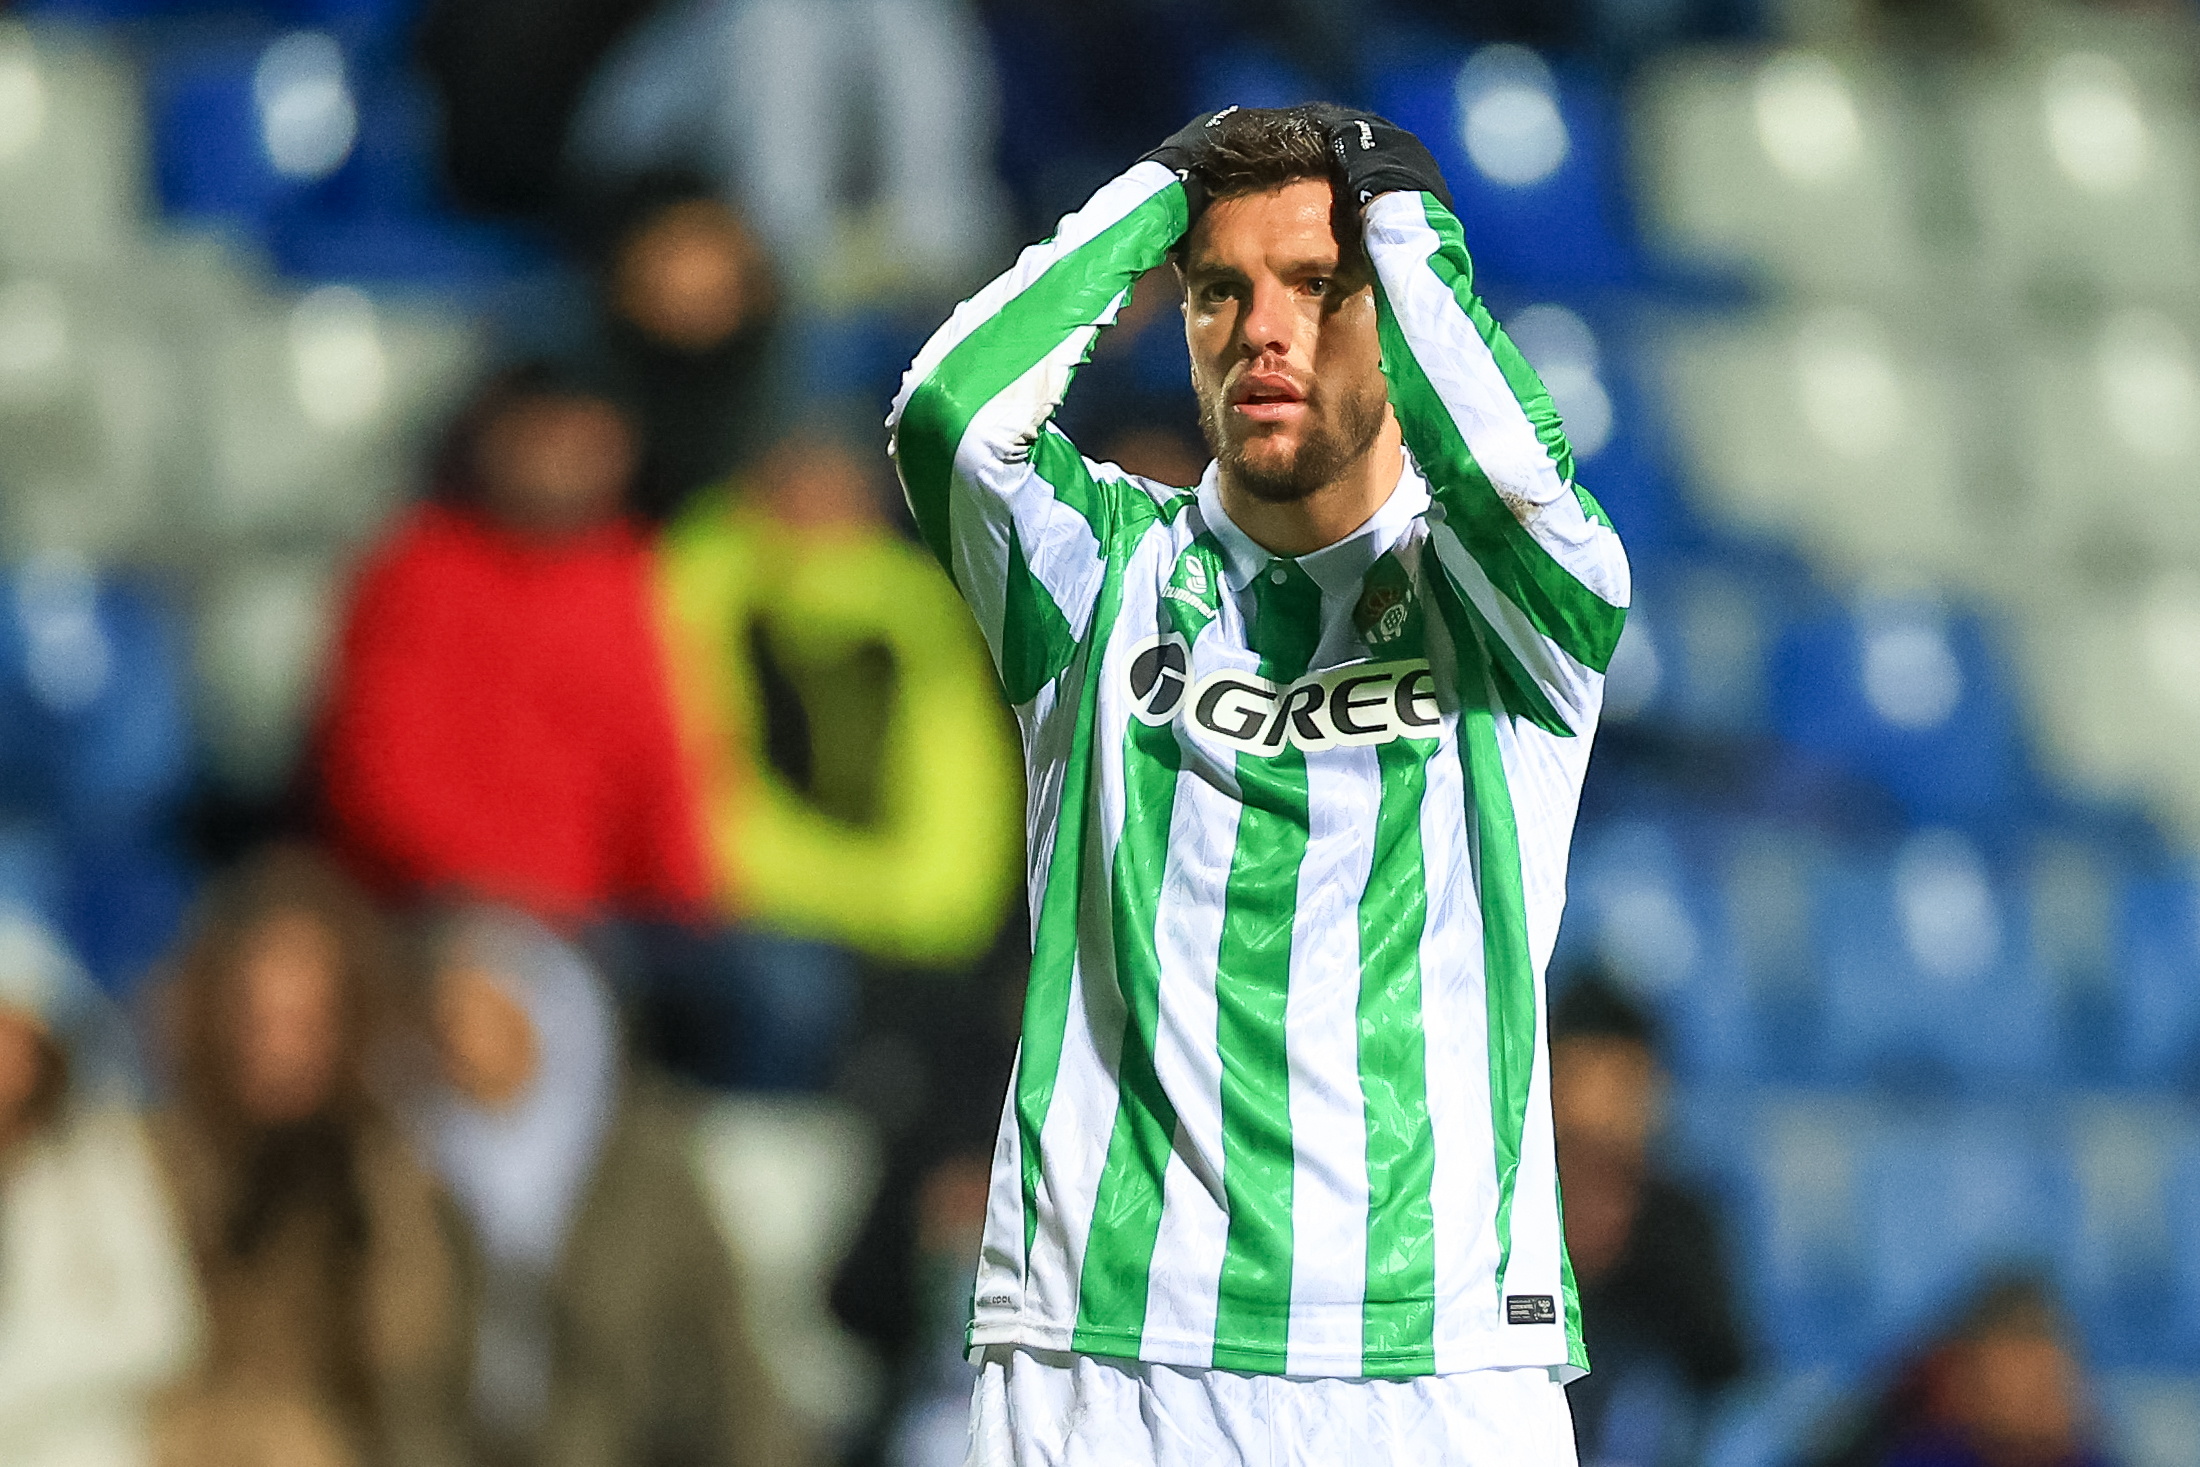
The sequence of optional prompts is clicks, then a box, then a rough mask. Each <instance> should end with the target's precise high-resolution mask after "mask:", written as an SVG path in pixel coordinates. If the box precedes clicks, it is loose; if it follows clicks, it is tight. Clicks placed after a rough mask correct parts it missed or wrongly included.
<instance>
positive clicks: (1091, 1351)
mask: <svg viewBox="0 0 2200 1467" xmlns="http://www.w3.org/2000/svg"><path fill="white" fill-rule="evenodd" d="M1513 1328H1514V1329H1515V1330H1516V1332H1517V1334H1519V1335H1525V1336H1531V1338H1526V1339H1520V1340H1519V1341H1518V1342H1517V1343H1515V1342H1514V1341H1513V1340H1512V1339H1509V1338H1508V1337H1507V1336H1505V1335H1503V1334H1496V1333H1490V1334H1483V1335H1469V1336H1466V1337H1463V1338H1455V1339H1452V1340H1448V1341H1443V1342H1440V1343H1438V1344H1437V1345H1436V1346H1435V1347H1434V1348H1433V1349H1423V1350H1380V1351H1372V1352H1370V1351H1358V1350H1356V1351H1352V1352H1350V1353H1349V1354H1348V1353H1346V1352H1343V1351H1323V1350H1305V1349H1301V1350H1293V1351H1290V1352H1288V1358H1286V1355H1285V1352H1282V1351H1278V1350H1276V1349H1275V1348H1274V1347H1273V1346H1269V1345H1250V1344H1246V1343H1243V1342H1239V1341H1232V1340H1216V1339H1210V1338H1199V1337H1193V1336H1171V1335H1156V1334H1154V1333H1152V1332H1150V1331H1149V1332H1146V1333H1143V1334H1137V1335H1134V1334H1131V1333H1130V1332H1129V1331H1122V1330H1101V1329H1093V1328H1091V1327H1089V1326H1086V1327H1077V1326H1065V1325H1049V1324H1040V1323H1036V1322H1033V1321H1029V1320H994V1321H985V1320H980V1321H977V1322H975V1323H973V1324H972V1325H971V1326H970V1328H969V1329H968V1330H966V1331H965V1332H964V1355H965V1356H966V1357H967V1358H968V1359H970V1360H972V1361H975V1360H976V1359H977V1358H978V1356H979V1355H980V1354H982V1353H983V1352H984V1351H985V1349H986V1347H987V1346H989V1345H1020V1346H1022V1347H1024V1348H1025V1349H1030V1350H1055V1351H1062V1352H1065V1353H1069V1354H1076V1355H1099V1356H1106V1357H1108V1358H1111V1359H1122V1360H1137V1361H1141V1362H1143V1363H1145V1364H1148V1365H1173V1366H1176V1367H1178V1368H1179V1369H1190V1370H1229V1371H1232V1372H1234V1373H1237V1374H1241V1375H1289V1376H1300V1377H1323V1378H1342V1379H1353V1380H1358V1379H1378V1378H1379V1379H1384V1380H1396V1379H1408V1378H1414V1377H1419V1376H1424V1375H1457V1374H1461V1373H1463V1372H1466V1371H1470V1370H1514V1369H1540V1370H1548V1371H1550V1372H1551V1377H1552V1379H1554V1380H1556V1381H1558V1382H1559V1383H1560V1384H1561V1385H1564V1384H1566V1383H1567V1382H1570V1381H1574V1380H1578V1379H1579V1378H1581V1377H1582V1376H1584V1375H1586V1374H1588V1372H1587V1371H1586V1370H1584V1369H1583V1368H1581V1367H1580V1366H1578V1365H1576V1364H1574V1363H1573V1360H1572V1358H1571V1352H1570V1351H1569V1349H1568V1346H1567V1340H1566V1334H1565V1331H1564V1330H1563V1329H1560V1328H1541V1327H1538V1328H1534V1329H1529V1328H1526V1327H1519V1326H1515V1327H1513ZM1218 1355H1220V1356H1222V1357H1224V1358H1225V1359H1226V1360H1228V1361H1229V1363H1228V1364H1221V1365H1218V1364H1217V1363H1216V1357H1217V1356H1218ZM1263 1357H1266V1358H1270V1359H1273V1360H1275V1361H1276V1364H1275V1365H1273V1366H1269V1367H1263V1366H1260V1365H1254V1364H1248V1363H1245V1362H1248V1361H1253V1360H1258V1359H1261V1358H1263ZM1371 1367H1372V1368H1371Z"/></svg>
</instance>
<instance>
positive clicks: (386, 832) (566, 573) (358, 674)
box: [320, 505, 711, 919]
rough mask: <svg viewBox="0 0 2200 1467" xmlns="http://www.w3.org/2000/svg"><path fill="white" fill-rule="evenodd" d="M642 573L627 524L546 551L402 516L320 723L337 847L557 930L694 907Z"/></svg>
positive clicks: (690, 811) (444, 519)
mask: <svg viewBox="0 0 2200 1467" xmlns="http://www.w3.org/2000/svg"><path fill="white" fill-rule="evenodd" d="M654 574H655V560H654V556H653V553H652V546H651V542H650V541H649V539H648V538H646V537H645V535H644V534H643V533H642V532H641V531H639V530H638V529H636V528H634V527H633V526H631V525H629V524H627V523H625V522H623V521H622V522H619V523H615V524H608V525H604V526H602V527H600V528H597V529H593V530H588V531H585V532H582V533H580V534H578V535H574V536H571V537H569V538H565V539H561V540H555V541H545V540H539V539H535V538H532V537H528V536H525V535H522V534H519V533H517V532H514V531H511V530H507V529H504V528H502V527H500V526H497V525H495V524H493V523H491V522H489V521H487V520H485V519H483V518H481V517H479V516H478V515H475V514H472V513H470V512H467V511H465V510H460V509H454V508H450V507H448V506H443V505H426V506H423V507H421V508H419V509H416V510H414V511H413V512H412V513H411V514H410V515H409V516H408V517H407V518H406V519H404V520H403V521H402V522H400V523H399V524H398V526H397V527H396V529H395V530H394V531H393V532H392V533H391V534H390V535H389V537H388V538H387V539H386V540H384V541H383V543H382V544H381V545H380V546H379V547H377V548H376V549H375V551H374V552H373V554H372V555H370V556H369V557H368V559H367V561H366V563H365V565H364V566H363V567H362V568H361V570H360V573H359V576H358V580H357V582H356V584H355V586H354V587H353V590H352V596H351V604H350V606H349V608H348V609H347V611H346V614H345V618H344V626H343V632H342V637H341V640H340V642H339V643H338V648H337V654H336V666H335V668H334V670H333V675H332V678H331V681H330V688H329V700H328V705H327V708H326V710H325V715H324V719H323V722H322V725H321V738H320V768H321V785H322V792H323V797H324V799H325V800H326V802H327V807H328V813H329V815H330V817H331V821H332V824H333V830H332V835H333V836H334V838H335V841H336V843H337V845H338V848H339V850H341V851H342V852H343V853H344V854H345V855H346V856H347V858H348V859H349V860H350V861H351V863H352V864H353V865H354V866H355V867H356V868H358V869H360V870H361V872H362V874H364V875H366V876H367V877H368V879H369V880H371V881H374V882H375V884H377V885H378V886H380V887H382V888H383V889H384V890H388V891H395V892H402V893H432V892H459V893H463V894H466V895H471V896H476V897H483V898H491V899H496V900H500V901H506V902H511V903H514V904H516V905H519V906H522V907H525V908H527V909H528V910H531V911H534V912H536V913H538V914H540V915H543V916H546V917H550V918H553V919H574V918H582V917H587V916H591V915H595V914H598V913H601V912H603V911H605V910H606V909H610V908H618V909H622V910H627V911H634V910H642V911H654V912H659V913H667V914H682V913H690V912H697V911H700V910H701V909H702V908H703V907H704V906H705V905H706V904H707V902H708V901H709V898H710V896H711V890H710V879H709V876H708V874H707V873H708V867H707V865H706V861H705V857H704V846H703V837H702V828H703V827H702V820H701V815H700V807H699V803H698V800H697V790H698V784H697V779H696V777H695V773H694V771H693V769H692V768H691V767H690V765H689V764H688V762H687V760H686V759H685V757H684V756H683V754H682V750H681V744H680V737H679V733H678V729H677V726H676V724H675V722H674V714H673V709H672V701H671V697H670V687H669V683H668V678H667V673H666V660H665V655H664V650H663V646H662V644H661V641H660V638H659V632H658V621H657V616H656V612H655V596H654V589H653V577H654Z"/></svg>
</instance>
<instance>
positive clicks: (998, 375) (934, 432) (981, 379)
mask: <svg viewBox="0 0 2200 1467" xmlns="http://www.w3.org/2000/svg"><path fill="white" fill-rule="evenodd" d="M1187 218H1188V215H1187V211H1186V206H1185V200H1184V190H1183V188H1182V187H1181V186H1178V187H1173V188H1164V189H1162V190H1160V191H1159V192H1158V193H1156V194H1154V195H1153V196H1152V197H1150V198H1148V199H1147V200H1146V201H1145V202H1144V203H1141V204H1140V205H1139V206H1138V207H1137V208H1135V209H1133V210H1131V211H1130V212H1129V213H1128V214H1126V215H1124V216H1123V217H1122V218H1121V219H1118V220H1117V221H1116V222H1115V223H1113V224H1111V225H1109V226H1108V227H1107V228H1106V229H1104V230H1102V231H1101V232H1100V233H1099V234H1097V235H1095V236H1094V237H1093V238H1092V239H1090V240H1087V241H1086V242H1085V243H1084V244H1082V245H1079V246H1078V247H1077V248H1076V249H1074V250H1071V251H1069V252H1068V253H1067V254H1065V255H1063V256H1061V258H1059V259H1057V260H1056V261H1054V263H1053V264H1051V265H1049V266H1048V267H1047V268H1046V270H1045V271H1044V272H1043V273H1042V274H1041V275H1040V276H1039V278H1038V279H1037V280H1034V281H1032V282H1031V284H1029V285H1027V286H1025V287H1024V288H1023V290H1021V291H1019V292H1018V293H1017V294H1016V295H1014V296H1013V297H1011V298H1010V299H1009V300H1008V301H1007V302H1005V303H1004V304H1003V305H1002V306H1001V308H1000V310H999V312H998V313H997V314H995V315H994V316H993V318H992V319H991V320H989V321H987V322H985V324H983V325H982V326H980V327H978V328H977V329H976V330H975V331H973V332H971V333H970V334H969V335H968V336H966V337H964V338H963V339H962V340H961V341H959V342H957V343H955V346H954V348H953V349H952V350H950V351H949V352H948V353H947V355H946V356H945V357H943V358H942V359H941V361H940V364H939V366H937V367H935V368H934V369H933V371H932V374H931V375H930V376H929V377H927V378H925V379H924V381H923V382H922V383H921V384H920V385H919V386H918V387H917V389H916V391H915V392H913V393H911V394H910V395H909V401H908V403H907V404H906V405H905V406H904V407H903V409H902V414H901V420H900V425H899V427H898V428H897V429H896V432H895V439H896V443H897V444H898V446H899V462H900V467H901V481H902V484H903V486H904V487H905V488H907V490H908V491H909V510H910V513H911V514H913V515H914V516H915V517H916V521H917V531H918V533H919V534H921V535H922V536H923V537H924V543H925V544H926V545H927V546H929V547H930V548H931V551H932V553H933V555H935V556H937V557H938V558H939V562H940V564H941V565H942V566H944V567H945V568H946V569H947V573H948V574H949V575H950V576H952V575H953V574H954V572H955V566H954V559H953V536H952V531H951V525H950V514H949V508H948V506H949V502H950V486H951V485H952V483H953V479H954V469H955V453H956V450H958V449H959V448H960V447H961V446H962V440H963V435H964V434H965V433H967V432H968V431H969V430H970V422H971V419H973V418H975V417H976V416H977V415H978V412H979V411H980V410H981V409H982V408H984V406H985V405H986V404H987V403H989V402H991V401H992V400H993V399H994V398H996V397H998V396H1000V395H1001V393H1003V392H1004V391H1006V390H1007V389H1008V388H1009V387H1010V386H1012V385H1013V384H1014V383H1015V382H1016V381H1017V380H1018V379H1019V378H1021V377H1022V376H1023V375H1024V374H1025V373H1026V372H1028V371H1030V370H1031V369H1032V368H1033V367H1034V366H1036V365H1038V363H1039V362H1040V361H1041V360H1042V359H1044V358H1045V356H1046V355H1047V353H1048V352H1051V351H1053V350H1054V349H1055V348H1056V347H1059V346H1060V345H1061V344H1062V343H1063V342H1064V341H1067V340H1068V339H1069V338H1070V336H1071V335H1072V334H1073V333H1074V332H1076V331H1078V330H1080V329H1082V328H1084V327H1086V326H1089V325H1091V324H1092V323H1094V322H1095V321H1098V320H1099V319H1100V317H1101V316H1102V315H1103V314H1104V313H1105V312H1106V311H1107V309H1108V306H1109V305H1110V304H1111V303H1112V302H1113V301H1114V300H1115V298H1116V297H1117V296H1119V295H1121V294H1122V293H1123V292H1124V291H1125V290H1126V289H1128V288H1129V287H1130V284H1131V282H1133V281H1134V280H1136V279H1137V278H1138V277H1139V276H1140V275H1142V274H1144V273H1145V272H1146V271H1148V270H1150V269H1152V268H1153V267H1154V266H1156V265H1158V264H1160V263H1161V261H1162V258H1163V257H1164V256H1165V255H1166V254H1167V253H1168V249H1169V246H1170V245H1172V244H1174V243H1176V241H1177V239H1178V238H1179V237H1180V236H1182V234H1183V233H1184V228H1185V224H1186V222H1187ZM1047 436H1048V435H1044V434H1042V435H1041V442H1042V443H1044V442H1045V441H1046V439H1047Z"/></svg>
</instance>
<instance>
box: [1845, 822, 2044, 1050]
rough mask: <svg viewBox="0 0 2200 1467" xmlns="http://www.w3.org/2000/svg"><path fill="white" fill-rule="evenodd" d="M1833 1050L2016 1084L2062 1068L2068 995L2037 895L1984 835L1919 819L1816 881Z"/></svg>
mask: <svg viewBox="0 0 2200 1467" xmlns="http://www.w3.org/2000/svg"><path fill="white" fill-rule="evenodd" d="M1814 905H1815V912H1814V916H1815V926H1816V942H1817V944H1818V947H1819V950H1820V952H1821V954H1822V955H1823V961H1824V964H1825V1006H1826V1007H1825V1016H1826V1048H1827V1056H1826V1057H1827V1060H1828V1063H1829V1064H1830V1066H1831V1067H1832V1070H1833V1072H1834V1073H1835V1074H1837V1075H1839V1076H1842V1077H1844V1078H1847V1079H1849V1080H1852V1081H1859V1082H1877V1083H1882V1084H1892V1085H1895V1086H1898V1087H1902V1088H1911V1089H1915V1088H1924V1089H1936V1090H1945V1089H1950V1088H1970V1089H1983V1090H1988V1091H1998V1092H2009V1091H2014V1090H2018V1089H2022V1088H2024V1087H2027V1086H2031V1085H2035V1084H2037V1083H2039V1082H2040V1081H2041V1080H2042V1079H2043V1078H2048V1077H2052V1076H2054V1075H2055V1074H2056V1073H2057V1065H2058V1063H2059V1061H2060V1057H2061V1056H2060V1051H2059V1046H2058V1034H2057V1026H2056V1019H2057V1005H2056V996H2055V994H2054V992H2053V989H2052V987H2051V985H2050V984H2049V983H2048V982H2047V981H2046V980H2045V978H2044V977H2043V976H2042V975H2041V973H2040V971H2039V969H2038V967H2037V965H2036V964H2035V963H2034V962H2033V960H2032V955H2031V953H2030V952H2029V951H2028V950H2027V947H2026V944H2025V941H2024V936H2023V934H2024V930H2025V928H2024V904H2023V898H2022V894H2021V892H2020V891H2018V890H2017V889H2014V888H2013V887H2012V886H2011V885H2010V884H2009V883H2008V882H2007V881H2006V880H2004V879H2002V878H2001V877H2000V876H1999V874H1998V873H1996V872H1994V871H1993V870H1992V869H1991V868H1990V867H1989V866H1988V864H1987V861H1986V858H1985V856H1984V855H1983V854H1982V853H1981V851H1980V850H1979V848H1978V846H1977V844H1976V843H1975V842H1974V841H1972V840H1971V839H1970V838H1969V837H1967V836H1964V835H1962V834H1959V833H1958V832H1956V831H1953V830H1950V829H1946V828H1931V829H1926V830H1921V831H1918V832H1916V833H1914V834H1912V835H1910V836H1908V837H1907V838H1905V840H1904V841H1903V842H1902V843H1901V845H1900V846H1899V847H1898V848H1897V849H1896V850H1894V851H1893V852H1890V853H1886V854H1885V855H1883V856H1882V857H1880V858H1878V859H1852V860H1849V861H1846V862H1843V863H1841V864H1840V865H1838V866H1836V867H1835V868H1834V869H1833V870H1832V871H1830V872H1828V873H1827V874H1826V875H1825V877H1824V878H1823V879H1822V880H1821V882H1820V885H1819V889H1818V891H1817V892H1816V893H1815V903H1814Z"/></svg>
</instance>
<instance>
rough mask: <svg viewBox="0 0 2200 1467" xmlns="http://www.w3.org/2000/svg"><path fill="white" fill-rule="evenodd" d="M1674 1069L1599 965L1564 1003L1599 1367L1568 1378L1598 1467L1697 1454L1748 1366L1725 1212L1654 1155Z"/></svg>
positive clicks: (1563, 1164) (1563, 1134)
mask: <svg viewBox="0 0 2200 1467" xmlns="http://www.w3.org/2000/svg"><path fill="white" fill-rule="evenodd" d="M1664 1091H1665V1074H1664V1071H1663V1069H1662V1067H1661V1066H1660V1064H1659V1060H1658V1051H1657V1039H1656V1033H1655V1031H1654V1029H1653V1027H1652V1024H1651V1021H1650V1018H1649V1016H1648V1015H1647V1014H1646V1013H1644V1012H1643V1011H1642V1009H1640V1008H1639V1007H1637V1006H1636V1005H1635V1003H1634V1002H1633V1001H1632V1000H1631V999H1629V998H1628V997H1627V995H1626V994H1624V993H1623V992H1621V991H1620V989H1619V988H1618V987H1617V986H1616V985H1615V984H1613V983H1612V981H1611V980H1610V979H1609V978H1607V977H1606V976H1604V975H1603V974H1602V973H1598V972H1594V971H1592V972H1587V973H1580V974H1576V975H1574V977H1573V979H1572V981H1571V982H1570V983H1568V984H1566V985H1565V986H1564V988H1563V990H1562V992H1561V993H1560V996H1559V997H1558V999H1557V1000H1556V1001H1555V1002H1554V1004H1553V1005H1552V1009H1551V1110H1552V1116H1553V1120H1554V1123H1555V1126H1556V1130H1557V1136H1558V1168H1559V1181H1560V1184H1561V1186H1562V1187H1563V1189H1564V1192H1565V1198H1566V1249H1567V1252H1568V1254H1569V1255H1570V1256H1571V1257H1572V1260H1573V1265H1574V1277H1575V1279H1576V1280H1577V1282H1578V1284H1579V1286H1580V1291H1581V1322H1582V1332H1583V1336H1584V1339H1585V1342H1586V1343H1587V1345H1588V1348H1589V1360H1590V1365H1591V1373H1590V1374H1589V1375H1587V1376H1585V1377H1583V1378H1582V1379H1580V1380H1577V1381H1575V1382H1574V1383H1573V1384H1572V1385H1570V1386H1568V1387H1567V1396H1568V1398H1569V1400H1570V1401H1571V1402H1572V1404H1573V1409H1574V1430H1575V1434H1576V1437H1577V1439H1578V1441H1579V1444H1580V1455H1581V1460H1582V1461H1583V1463H1585V1464H1588V1467H1596V1464H1599V1463H1622V1462H1624V1463H1629V1464H1634V1467H1660V1464H1668V1463H1678V1462H1686V1461H1692V1460H1694V1454H1695V1452H1696V1450H1697V1448H1698V1446H1699V1438H1700V1435H1701V1432H1702V1428H1703V1424H1704V1421H1705V1419H1706V1416H1707V1414H1708V1411H1709V1408H1710V1405H1711V1403H1712V1397H1713V1395H1714V1393H1715V1392H1717V1391H1718V1390H1719V1388H1720V1387H1722V1386H1725V1385H1727V1384H1728V1383H1729V1382H1731V1381H1733V1380H1734V1379H1735V1378H1736V1377H1738V1376H1739V1375H1740V1374H1741V1373H1742V1366H1743V1360H1744V1356H1743V1349H1742V1340H1741V1335H1740V1330H1739V1328H1738V1326H1737V1324H1736V1322H1735V1307H1734V1295H1733V1284H1732V1280H1731V1278H1730V1275H1729V1273H1728V1270H1727V1264H1726V1258H1725V1255H1724V1250H1723V1249H1722V1247H1721V1245H1720V1240H1719V1225H1718V1219H1717V1218H1716V1216H1715V1215H1714V1214H1713V1212H1712V1210H1711V1208H1710V1206H1709V1205H1708V1204H1707V1203H1706V1202H1705V1201H1704V1200H1703V1199H1702V1198H1700V1197H1698V1196H1697V1195H1696V1194H1695V1193H1693V1192H1692V1191H1690V1190H1689V1189H1688V1188H1686V1187H1684V1186H1682V1185H1681V1184H1680V1183H1679V1182H1677V1181H1675V1180H1674V1179H1672V1178H1671V1177H1668V1176H1666V1175H1664V1174H1663V1172H1662V1171H1661V1170H1660V1169H1659V1167H1658V1164H1657V1161H1656V1159H1655V1158H1654V1156H1653V1155H1652V1146H1651V1142H1652V1138H1653V1136H1654V1135H1655V1134H1656V1130H1657V1124H1658V1117H1659V1110H1660V1106H1661V1103H1662V1100H1663V1096H1664Z"/></svg>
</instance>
